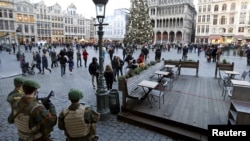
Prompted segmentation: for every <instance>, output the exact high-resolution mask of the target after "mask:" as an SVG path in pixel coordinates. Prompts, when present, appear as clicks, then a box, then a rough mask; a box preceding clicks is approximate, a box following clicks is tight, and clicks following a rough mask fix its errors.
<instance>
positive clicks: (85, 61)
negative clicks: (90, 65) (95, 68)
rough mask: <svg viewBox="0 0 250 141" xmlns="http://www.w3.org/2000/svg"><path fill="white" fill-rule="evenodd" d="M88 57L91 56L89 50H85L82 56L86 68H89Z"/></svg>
mask: <svg viewBox="0 0 250 141" xmlns="http://www.w3.org/2000/svg"><path fill="white" fill-rule="evenodd" d="M88 55H89V54H88V52H87V50H86V49H84V50H83V52H82V56H83V60H84V65H85V68H87V60H88Z"/></svg>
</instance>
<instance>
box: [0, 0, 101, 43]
mask: <svg viewBox="0 0 250 141" xmlns="http://www.w3.org/2000/svg"><path fill="white" fill-rule="evenodd" d="M94 23H95V20H94V19H93V18H90V19H87V18H85V17H84V16H82V15H81V14H78V13H77V8H76V6H75V5H74V4H73V3H72V4H70V5H69V6H68V7H67V9H66V10H65V11H62V8H61V6H60V5H59V4H58V3H55V4H54V5H52V6H47V5H46V4H45V2H44V1H42V0H41V1H40V2H38V3H31V2H30V0H1V1H0V43H1V44H11V43H15V42H19V43H31V42H40V41H44V42H47V43H53V42H57V43H63V42H64V43H65V42H68V43H73V42H77V41H78V40H80V39H82V38H85V39H87V40H89V39H94V36H95V31H96V29H95V28H94ZM18 27H20V29H21V31H20V32H18V33H16V29H17V28H18Z"/></svg>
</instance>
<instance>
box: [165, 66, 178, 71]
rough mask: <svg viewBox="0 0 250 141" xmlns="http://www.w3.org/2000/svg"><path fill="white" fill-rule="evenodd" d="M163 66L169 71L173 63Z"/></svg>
mask: <svg viewBox="0 0 250 141" xmlns="http://www.w3.org/2000/svg"><path fill="white" fill-rule="evenodd" d="M164 67H165V68H167V71H171V70H172V69H173V68H175V65H165V66H164Z"/></svg>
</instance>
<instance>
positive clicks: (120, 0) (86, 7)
mask: <svg viewBox="0 0 250 141" xmlns="http://www.w3.org/2000/svg"><path fill="white" fill-rule="evenodd" d="M40 1H41V0H30V2H35V3H37V2H40ZM43 1H44V2H45V4H46V5H47V6H51V5H54V4H55V3H56V2H58V3H59V4H60V5H61V7H62V10H66V8H67V7H68V6H69V5H70V4H71V3H74V4H75V6H76V8H77V12H78V13H79V14H82V15H84V16H85V17H86V18H90V17H95V16H96V11H95V5H94V3H93V0H43ZM197 1H198V0H194V2H195V3H197ZM129 7H130V0H109V1H108V4H107V6H106V15H112V14H113V11H114V9H118V8H128V9H129Z"/></svg>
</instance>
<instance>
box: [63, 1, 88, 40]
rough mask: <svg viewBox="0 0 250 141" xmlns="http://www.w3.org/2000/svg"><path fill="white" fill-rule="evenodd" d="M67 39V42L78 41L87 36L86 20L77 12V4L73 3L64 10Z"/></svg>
mask: <svg viewBox="0 0 250 141" xmlns="http://www.w3.org/2000/svg"><path fill="white" fill-rule="evenodd" d="M64 18H65V22H64V26H65V40H66V42H72V43H74V42H77V41H78V40H80V39H81V38H86V23H87V22H86V20H85V18H84V17H83V16H82V15H80V14H78V13H77V8H76V6H75V5H74V4H73V3H72V4H70V5H69V6H68V7H67V10H66V11H65V12H64Z"/></svg>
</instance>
